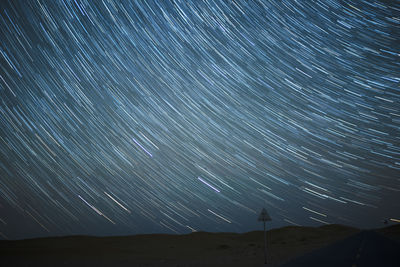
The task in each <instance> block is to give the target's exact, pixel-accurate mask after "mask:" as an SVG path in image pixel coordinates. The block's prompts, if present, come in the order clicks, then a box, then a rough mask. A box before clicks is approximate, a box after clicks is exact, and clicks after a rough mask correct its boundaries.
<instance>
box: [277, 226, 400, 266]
mask: <svg viewBox="0 0 400 267" xmlns="http://www.w3.org/2000/svg"><path fill="white" fill-rule="evenodd" d="M295 266H296V267H299V266H307V267H322V266H323V267H330V266H332V267H346V266H348V267H392V266H393V267H399V266H400V243H397V242H395V241H393V240H391V239H388V238H386V237H384V236H382V235H380V234H378V233H376V232H374V231H362V232H360V233H358V234H355V235H353V236H351V237H348V238H346V239H344V240H341V241H339V242H336V243H334V244H332V245H329V246H327V247H324V248H322V249H318V250H316V251H312V252H310V253H307V254H305V255H303V256H301V257H299V258H296V259H294V260H292V261H290V262H288V263H286V264H284V265H282V266H281V267H295Z"/></svg>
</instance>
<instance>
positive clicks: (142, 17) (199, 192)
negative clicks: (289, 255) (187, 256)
mask: <svg viewBox="0 0 400 267" xmlns="http://www.w3.org/2000/svg"><path fill="white" fill-rule="evenodd" d="M0 40H1V45H0V238H1V239H20V238H29V237H39V236H54V235H72V234H89V235H128V234H141V233H160V232H162V233H190V232H191V231H212V232H220V231H223V232H246V231H252V230H257V229H261V227H262V225H261V224H260V223H259V222H257V217H258V213H259V212H260V211H261V208H262V207H265V208H266V209H267V210H268V212H269V214H270V215H271V217H272V222H270V223H269V224H268V225H267V226H269V227H270V228H271V227H282V226H285V225H309V226H318V225H322V224H326V223H339V224H345V225H351V226H355V227H362V228H365V227H367V228H368V227H379V226H383V223H382V221H383V220H385V219H387V220H389V222H391V223H395V222H396V221H397V220H399V219H400V103H399V102H400V87H399V84H400V45H399V44H400V3H399V2H397V1H383V2H379V1H334V0H327V1H325V0H324V1H290V0H282V1H275V0H274V1H256V0H254V1H228V0H226V1H174V2H172V1H171V2H170V1H100V0H99V1H97V0H96V1H52V0H49V1H33V0H32V1H27V0H26V1H25V0H20V1H14V0H10V1H5V0H3V1H1V4H0ZM390 219H391V220H390Z"/></svg>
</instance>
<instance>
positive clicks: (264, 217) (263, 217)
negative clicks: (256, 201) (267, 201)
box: [258, 208, 272, 222]
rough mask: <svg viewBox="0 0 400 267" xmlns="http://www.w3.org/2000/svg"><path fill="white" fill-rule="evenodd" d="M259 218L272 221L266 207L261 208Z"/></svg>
mask: <svg viewBox="0 0 400 267" xmlns="http://www.w3.org/2000/svg"><path fill="white" fill-rule="evenodd" d="M258 220H259V221H262V222H266V221H271V220H272V219H271V217H269V214H268V212H267V210H266V209H265V208H263V209H262V210H261V213H260V216H258Z"/></svg>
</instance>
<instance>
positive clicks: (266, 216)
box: [258, 208, 271, 264]
mask: <svg viewBox="0 0 400 267" xmlns="http://www.w3.org/2000/svg"><path fill="white" fill-rule="evenodd" d="M258 221H261V222H264V264H267V232H266V231H265V222H266V221H271V217H269V214H268V212H267V210H266V209H265V208H263V209H262V210H261V213H260V216H258Z"/></svg>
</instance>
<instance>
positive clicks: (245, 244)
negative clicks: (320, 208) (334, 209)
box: [0, 225, 359, 267]
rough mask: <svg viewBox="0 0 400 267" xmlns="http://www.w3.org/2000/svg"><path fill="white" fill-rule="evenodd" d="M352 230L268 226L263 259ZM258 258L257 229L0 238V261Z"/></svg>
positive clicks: (236, 261) (170, 262) (194, 262)
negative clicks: (244, 230) (272, 228)
mask: <svg viewBox="0 0 400 267" xmlns="http://www.w3.org/2000/svg"><path fill="white" fill-rule="evenodd" d="M357 232H359V230H357V229H354V228H349V227H345V226H340V225H328V226H323V227H319V228H311V227H284V228H281V229H275V230H271V231H269V232H268V234H267V239H268V244H267V247H268V262H269V263H270V265H271V266H278V265H279V264H281V263H284V262H287V261H288V260H290V259H293V258H296V257H297V256H300V255H302V254H305V253H307V252H310V251H312V250H315V249H318V248H321V247H324V246H326V245H329V244H332V243H334V242H335V241H339V240H342V239H345V238H346V237H349V236H351V235H353V234H356V233H357ZM263 258H264V254H263V233H262V232H261V231H256V232H249V233H245V234H235V233H205V232H197V233H192V234H188V235H160V234H158V235H156V234H155V235H137V236H126V237H89V236H72V237H57V238H39V239H30V240H18V241H0V265H1V266H117V267H118V266H160V265H161V266H262V265H263V262H264V259H263Z"/></svg>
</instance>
